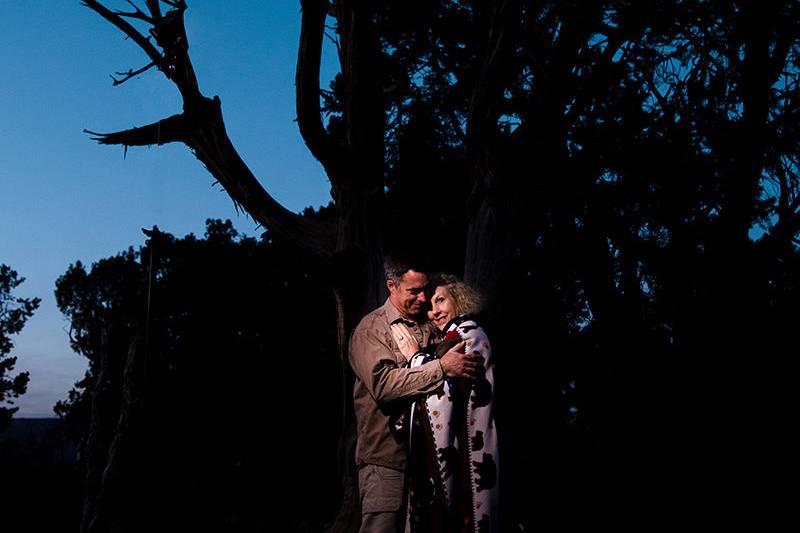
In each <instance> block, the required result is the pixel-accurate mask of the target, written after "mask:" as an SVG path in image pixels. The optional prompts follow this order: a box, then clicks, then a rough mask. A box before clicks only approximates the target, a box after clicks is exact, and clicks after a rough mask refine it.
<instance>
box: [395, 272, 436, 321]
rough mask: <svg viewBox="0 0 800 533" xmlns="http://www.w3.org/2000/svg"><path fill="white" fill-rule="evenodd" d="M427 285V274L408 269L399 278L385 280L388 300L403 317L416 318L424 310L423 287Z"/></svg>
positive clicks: (425, 299)
mask: <svg viewBox="0 0 800 533" xmlns="http://www.w3.org/2000/svg"><path fill="white" fill-rule="evenodd" d="M427 285H428V275H427V274H425V273H423V272H417V271H415V270H409V271H408V272H406V273H405V274H403V275H402V276H401V277H400V279H399V280H397V281H396V282H395V280H392V279H390V280H387V281H386V286H387V287H388V288H389V300H390V301H391V302H392V304H393V305H394V306H395V307H396V308H397V310H398V311H400V314H401V315H403V316H404V317H405V318H408V319H411V320H417V319H418V318H419V317H420V315H422V313H423V312H424V311H425V310H426V309H425V303H426V302H427V301H428V299H427V297H426V296H425V288H426V287H427Z"/></svg>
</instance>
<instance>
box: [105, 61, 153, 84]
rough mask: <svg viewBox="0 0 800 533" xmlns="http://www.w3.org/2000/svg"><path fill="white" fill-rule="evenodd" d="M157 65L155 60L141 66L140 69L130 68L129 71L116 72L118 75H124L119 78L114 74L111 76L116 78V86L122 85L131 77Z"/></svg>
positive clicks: (113, 78)
mask: <svg viewBox="0 0 800 533" xmlns="http://www.w3.org/2000/svg"><path fill="white" fill-rule="evenodd" d="M155 66H156V64H155V62H153V63H149V64H147V65H145V66H143V67H142V68H140V69H138V70H133V69H130V70H128V72H117V73H116V74H117V76H123V77H122V78H119V79H118V78H115V77H114V76H111V79H112V80H114V86H117V85H122V84H123V83H125V82H126V81H128V80H129V79H131V78H133V77H134V76H138V75H139V74H141V73H143V72H146V71H148V70H150V69H151V68H153V67H155Z"/></svg>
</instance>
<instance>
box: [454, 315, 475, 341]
mask: <svg viewBox="0 0 800 533" xmlns="http://www.w3.org/2000/svg"><path fill="white" fill-rule="evenodd" d="M446 331H458V333H459V334H460V335H461V336H462V337H463V336H465V335H467V334H469V333H470V332H478V331H480V332H483V328H481V326H480V322H479V319H478V317H477V316H475V315H461V316H458V317H456V318H454V319H453V320H452V321H451V322H450V325H449V326H448V327H447V328H446Z"/></svg>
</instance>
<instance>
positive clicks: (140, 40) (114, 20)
mask: <svg viewBox="0 0 800 533" xmlns="http://www.w3.org/2000/svg"><path fill="white" fill-rule="evenodd" d="M83 5H85V6H86V7H88V8H89V9H91V10H93V11H95V12H97V14H98V15H100V16H101V17H103V18H104V19H106V20H107V21H109V22H110V23H111V24H113V25H114V26H116V27H117V28H119V29H120V30H122V32H123V33H125V35H127V36H128V37H130V38H131V39H133V41H134V42H135V43H136V44H138V45H139V48H141V49H142V50H144V52H145V53H146V54H147V55H148V56H149V57H150V59H152V60H153V62H154V63H156V64H157V65H159V66H160V65H161V64H162V62H163V60H164V58H163V57H162V56H161V53H160V52H159V51H158V50H157V49H156V47H155V46H153V45H152V44H151V43H150V41H148V40H147V38H146V37H145V36H144V35H142V34H141V33H139V32H138V31H137V30H136V28H134V27H133V26H131V25H130V23H128V22H127V21H126V20H124V19H123V18H122V17H121V16H120V15H119V14H117V13H114V12H113V11H111V10H110V9H108V8H107V7H105V6H104V5H102V4H101V3H100V2H96V1H95V0H83Z"/></svg>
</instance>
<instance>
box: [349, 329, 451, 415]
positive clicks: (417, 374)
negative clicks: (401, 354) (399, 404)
mask: <svg viewBox="0 0 800 533" xmlns="http://www.w3.org/2000/svg"><path fill="white" fill-rule="evenodd" d="M350 366H352V368H353V372H355V374H356V376H358V378H359V379H360V380H361V381H362V382H363V383H364V385H365V386H366V388H367V390H368V391H369V393H370V394H371V395H372V397H373V398H375V401H377V402H378V403H382V402H390V401H392V400H397V399H400V398H406V397H409V396H414V395H418V394H427V393H428V392H431V391H433V390H435V389H436V387H438V386H439V385H440V384H441V382H442V380H443V379H444V374H443V373H442V367H441V366H440V365H439V362H438V361H430V362H428V363H425V364H424V365H421V366H418V367H414V368H408V367H402V368H401V367H400V366H398V364H397V360H396V359H395V357H394V355H393V351H392V347H391V346H390V345H389V344H387V343H386V339H382V338H381V335H380V334H379V333H378V332H377V331H376V330H374V329H370V328H361V327H359V328H356V331H355V332H354V333H353V336H352V337H351V338H350Z"/></svg>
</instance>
